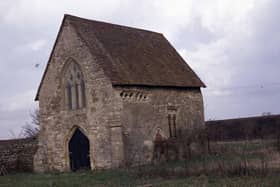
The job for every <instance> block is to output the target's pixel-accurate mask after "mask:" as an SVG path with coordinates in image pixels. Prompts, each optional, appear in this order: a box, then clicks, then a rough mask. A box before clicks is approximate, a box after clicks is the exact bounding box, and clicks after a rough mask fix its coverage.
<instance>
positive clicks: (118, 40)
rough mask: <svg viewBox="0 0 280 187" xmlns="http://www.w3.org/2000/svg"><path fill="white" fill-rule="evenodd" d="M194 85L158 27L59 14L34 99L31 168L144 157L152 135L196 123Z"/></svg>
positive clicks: (199, 116)
mask: <svg viewBox="0 0 280 187" xmlns="http://www.w3.org/2000/svg"><path fill="white" fill-rule="evenodd" d="M201 87H205V85H204V83H203V82H202V81H201V80H200V79H199V77H198V76H197V75H196V74H195V72H194V71H193V70H192V69H191V68H190V67H189V66H188V65H187V63H186V62H185V61H184V60H183V58H182V57H181V56H180V55H179V54H178V53H177V52H176V50H175V49H174V48H173V47H172V45H171V44H170V43H169V42H168V41H167V40H166V38H165V37H164V36H163V35H162V34H160V33H157V32H151V31H146V30H142V29H137V28H131V27H126V26H120V25H115V24H111V23H104V22H99V21H93V20H88V19H83V18H79V17H75V16H71V15H65V16H64V19H63V22H62V24H61V27H60V30H59V33H58V36H57V38H56V41H55V44H54V47H53V49H52V52H51V54H50V58H49V61H48V63H47V66H46V69H45V72H44V74H43V78H42V80H41V83H40V86H39V89H38V92H37V95H36V99H35V100H36V101H39V109H40V128H41V130H40V133H39V148H38V150H37V152H36V154H35V156H34V170H35V171H37V172H44V171H70V170H76V169H80V168H90V169H96V168H112V167H119V166H123V165H125V164H133V163H136V162H141V163H146V162H149V161H150V160H151V159H152V152H153V143H154V140H155V138H157V137H160V138H175V137H176V131H177V130H178V129H184V128H193V127H203V125H204V113H203V100H202V94H201V91H200V88H201Z"/></svg>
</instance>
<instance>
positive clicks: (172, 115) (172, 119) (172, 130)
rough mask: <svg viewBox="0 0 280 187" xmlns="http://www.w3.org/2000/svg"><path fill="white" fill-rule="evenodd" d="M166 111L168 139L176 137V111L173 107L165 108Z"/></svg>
mask: <svg viewBox="0 0 280 187" xmlns="http://www.w3.org/2000/svg"><path fill="white" fill-rule="evenodd" d="M167 110H168V128H169V137H177V129H176V128H177V127H176V113H177V109H176V108H175V107H173V106H170V107H168V108H167Z"/></svg>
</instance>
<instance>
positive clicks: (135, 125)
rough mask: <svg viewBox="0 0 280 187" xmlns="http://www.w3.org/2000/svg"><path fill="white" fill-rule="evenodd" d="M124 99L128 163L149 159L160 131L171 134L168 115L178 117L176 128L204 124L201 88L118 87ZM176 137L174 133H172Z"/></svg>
mask: <svg viewBox="0 0 280 187" xmlns="http://www.w3.org/2000/svg"><path fill="white" fill-rule="evenodd" d="M116 90H117V94H118V95H119V96H120V97H121V98H122V101H123V107H122V108H123V111H122V125H123V135H124V137H123V139H124V150H125V161H126V163H127V164H128V165H131V164H132V165H133V164H142V163H147V162H150V161H151V159H152V156H153V148H154V147H153V144H154V140H155V136H156V133H157V131H158V130H159V131H160V134H161V135H162V136H163V138H165V139H168V138H169V137H170V132H169V123H174V121H173V118H172V121H170V122H168V115H171V116H172V117H173V116H175V118H174V120H175V123H176V131H179V130H180V129H182V130H183V129H186V128H200V127H204V111H203V100H202V94H201V92H200V89H199V88H197V89H191V88H189V89H178V88H177V89H176V88H159V87H156V88H153V87H150V88H149V87H126V88H125V87H118V88H116ZM173 136H174V134H173Z"/></svg>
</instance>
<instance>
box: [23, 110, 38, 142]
mask: <svg viewBox="0 0 280 187" xmlns="http://www.w3.org/2000/svg"><path fill="white" fill-rule="evenodd" d="M30 117H31V122H28V123H26V124H25V125H24V126H23V127H22V131H21V134H22V136H23V137H26V138H35V137H36V136H37V135H38V133H39V129H40V113H39V109H35V110H34V111H33V112H31V113H30Z"/></svg>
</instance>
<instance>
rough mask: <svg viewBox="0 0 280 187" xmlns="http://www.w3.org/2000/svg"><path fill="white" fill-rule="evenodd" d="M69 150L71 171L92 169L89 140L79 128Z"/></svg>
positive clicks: (72, 138)
mask: <svg viewBox="0 0 280 187" xmlns="http://www.w3.org/2000/svg"><path fill="white" fill-rule="evenodd" d="M68 148H69V160H70V168H71V171H77V170H79V169H90V155H89V140H88V138H87V137H86V136H85V135H84V134H83V133H82V132H81V130H80V129H79V128H76V130H75V132H74V133H73V135H72V137H71V139H70V141H69V144H68Z"/></svg>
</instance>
